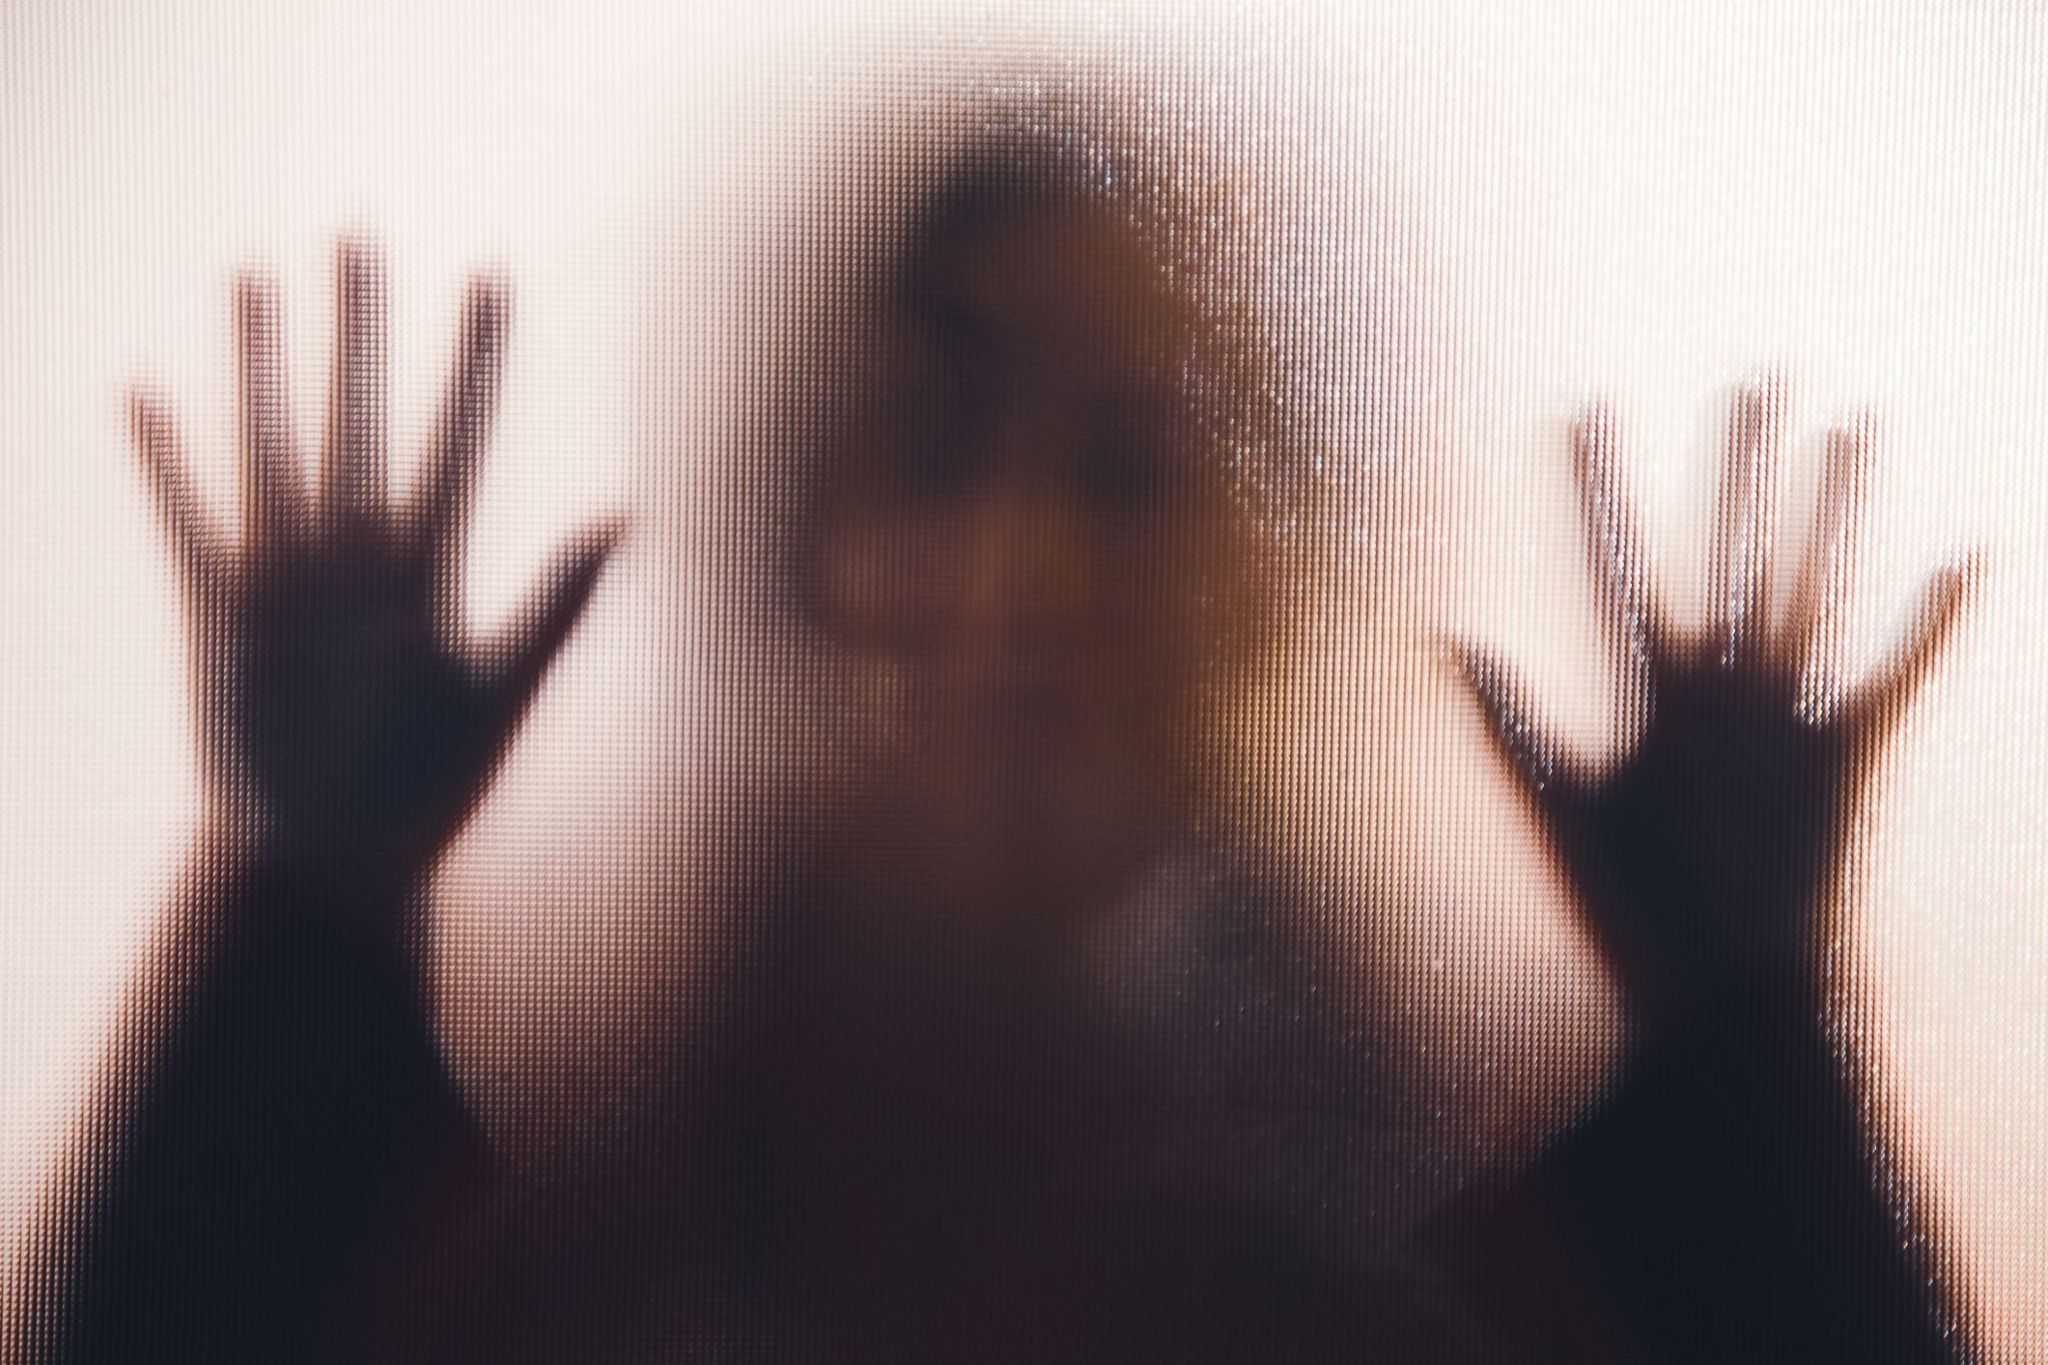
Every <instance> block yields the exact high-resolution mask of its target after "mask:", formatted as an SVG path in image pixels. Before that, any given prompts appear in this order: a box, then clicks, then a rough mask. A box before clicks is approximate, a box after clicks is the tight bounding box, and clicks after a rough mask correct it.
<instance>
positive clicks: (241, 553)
mask: <svg viewBox="0 0 2048 1365" xmlns="http://www.w3.org/2000/svg"><path fill="white" fill-rule="evenodd" d="M337 257H338V259H337V263H336V290H337V296H338V297H337V309H336V325H335V331H336V341H335V348H334V368H333V377H332V380H331V388H330V393H329V399H328V412H327V424H326V433H325V440H324V443H323V446H322V450H321V458H320V462H319V474H318V479H317V484H316V486H313V487H308V486H307V482H306V480H305V479H304V477H303V475H302V473H301V468H302V466H301V462H300V460H299V458H298V454H297V450H296V448H295V442H294V439H293V434H292V423H291V416H290V407H289V403H288V401H287V397H286V395H285V393H284V386H283V379H282V365H281V361H280V357H279V353H278V330H279V328H278V309H277V301H276V298H275V293H274V290H273V289H272V288H271V286H269V285H268V284H266V283H263V282H261V281H259V280H256V279H253V278H245V279H244V280H243V281H242V282H241V283H240V285H239V286H238V288H237V290H236V298H235V311H236V318H235V321H236V331H237V338H238V344H239V350H240V386H241V387H240V396H241V409H240V458H241V487H242V524H241V534H240V536H239V539H238V542H237V543H233V544H230V543H229V541H228V540H227V538H226V537H224V536H223V535H222V534H221V533H220V531H219V530H218V528H217V527H216V526H215V525H213V524H212V522H211V520H210V519H209V518H208V517H207V516H206V515H205V513H204V511H203V510H202V508H201V506H200V503H199V500H198V498H197V497H196V495H195V493H194V491H193V489H192V487H191V484H190V482H189V480H188V478H187V476H186V472H185V469H184V463H183V460H182V457H181V456H180V453H179V450H178V439H177V435H176V431H175V428H174V425H173V422H172V420H171V418H170V416H169V414H168V413H167V412H166V411H165V409H164V408H163V407H162V406H161V405H160V404H159V403H158V402H156V401H154V400H151V399H148V398H143V397H139V396H138V397H137V398H135V399H134V400H133V406H132V416H133V422H134V435H135V443H136V448H137V450H138V452H139V454H140V456H141V460H142V465H143V468H144V471H145V473H146V475H147V477H148V479H149V482H150V485H151V488H152V490H153V492H154V495H155V499H156V502H157V506H158V509H159V511H160V513H161V515H162V518H163V521H164V524H165V527H166V529H167V531H168V534H169V540H170V545H171V550H172V552H173V555H174V557H175V559H176V561H177V565H178V570H179V578H180V582H181V584H182V587H183V589H184V594H185V598H186V602H187V619H188V624H189V626H190V629H191V633H192V640H193V653H192V658H193V668H194V674H195V684H196V686H195V699H196V703H197V716H196V719H197V729H198V737H199V742H200V746H201V751H202V754H203V758H204V766H205V772H206V775H207V778H208V781H209V785H210V787H211V791H212V796H213V798H214V801H215V804H216V806H217V808H218V810H219V812H220V813H221V814H222V815H223V816H224V817H225V818H226V820H227V822H228V825H229V828H230V829H231V830H232V831H233V832H234V833H235V834H236V835H237V836H253V837H254V838H255V839H256V840H257V841H258V847H259V848H260V849H261V850H262V851H263V852H265V853H270V854H277V855H281V856H283V857H286V858H288V859H291V860H293V861H294V862H296V863H299V864H301V865H308V866H312V867H316V868H322V869H326V870H328V871H331V872H333V873H335V874H337V875H341V876H346V877H364V878H368V879H371V880H373V881H376V882H378V883H380V884H391V885H400V884H404V883H406V882H409V881H410V880H411V879H413V878H415V877H417V876H418V875H419V874H420V873H422V872H423V871H424V870H425V869H426V867H427V866H428V865H429V864H430V863H431V861H432V859H433V858H434V856H435V855H436V854H437V853H438V852H439V851H440V849H441V848H442V847H443V845H444V844H445V843H446V842H447V840H448V839H449V838H450V837H451V836H452V835H453V834H454V832H455V831H456V830H457V829H458V828H459V827H460V825H461V823H462V821H463V820H464V819H465V818H466V817H467V816H468V814H469V813H470V811H471V810H472V809H473V808H474V807H475V805H476V803H477V801H478V800H479V798H480V797H481V795H482V793H483V791H484V789H485V787H486V786H487V784H488V782H489V780H490V776H491V773H492V771H493V769H494V767H495V765H496V763H497V762H498V760H499V758H500V757H501V756H502V755H503V753H504V752H505V749H506V747H507V745H508V744H509V742H510V740H511V737H512V734H513V732H514V730H515V729H516V727H517V726H518V723H519V720H520V718H521V716H522V715H523V714H524V712H525V709H526V707H527V704H528V703H529V702H530V701H531V700H532V698H533V695H534V691H535V689H536V687H537V686H538V684H539V682H540V679H541V677H542V675H543V674H544V673H545V672H546V670H547V667H548V664H549V663H550V661H552V660H553V658H554V656H555V654H556V652H557V651H558V650H559V649H560V648H561V646H562V643H563V641H564V640H565V639H566V638H567V636H568V634H569V632H570V630H571V629H572V628H573V627H574V625H575V623H576V620H577V618H578V616H579V615H580V614H581V612H582V610H583V607H584V604H585V603H586V602H587V601H588V600H589V597H590V594H591V590H592V589H593V587H594V586H595V584H596V582H597V578H598V575H599V573H600V572H601V570H602V569H603V566H604V563H605V560H606V558H607V556H608V554H609V552H610V550H611V547H612V545H613V543H614V541H615V539H616V534H617V532H616V528H613V527H600V528H596V529H593V530H590V531H587V532H585V533H584V534H583V535H581V536H580V537H579V538H578V539H577V540H576V541H575V542H574V543H573V544H572V545H571V546H570V547H569V548H568V549H567V551H566V552H565V553H564V554H563V555H562V556H561V558H560V559H559V560H558V561H557V562H556V564H555V566H554V567H553V568H552V570H551V571H550V572H549V575H548V578H547V581H546V582H545V583H543V584H542V585H541V586H540V588H539V589H538V591H536V592H535V593H534V595H533V596H532V598H531V599H530V601H529V603H528V605H527V607H526V609H525V610H524V612H523V613H522V615H521V617H520V619H519V621H518V623H517V625H516V626H515V628H514V629H513V630H512V631H511V632H510V633H509V634H508V636H507V637H506V638H504V639H501V640H497V641H492V642H488V643H486V644H484V645H482V646H481V647H477V646H475V645H473V644H472V643H471V642H469V641H468V640H467V639H466V638H465V632H464V629H463V625H462V565H463V558H464V549H465V542H466V531H467V527H468V523H469V516H470V505H471V501H472V495H473V493H474V490H475V486H476V477H477V470H478V466H479V463H480V461H481V457H482V452H483V448H484V444H485V441H486V439H487V435H488V432H489V427H490V420H491V415H492V412H493V409H494V406H495V403H496V399H497V390H498V377H499V366H500V357H501V354H502V351H503V346H504V333H505V321H506V311H507V304H506V298H505V294H504V291H503V289H502V288H501V287H499V286H497V285H495V284H491V283H488V282H485V281H482V280H479V281H477V282H476V283H474V284H473V285H472V286H471V288H470V291H469V294H468V298H467V300H466V303H465V307H464V314H463V322H462V332H461V339H460V341H459V343H458V350H457V355H456V363H455V373H454V377H453V380H452V382H451V383H450V385H449V388H448V393H447V397H446V399H445V400H444V402H443V405H442V408H441V411H440V413H439V416H438V420H437V421H436V424H435V426H434V428H433V430H432V435H431V437H430V440H429V444H428V448H427V450H426V452H425V458H424V459H423V461H422V463H421V474H420V477H419V480H418V488H417V492H416V493H414V494H413V495H412V496H411V497H410V498H409V499H407V500H405V501H402V502H401V501H396V500H394V498H393V497H392V494H391V491H390V488H389V479H388V475H387V471H386V455H387V441H386V416H385V374H384V368H385V311H384V272H383V269H382V266H381V264H380V262H379V260H378V259H377V257H376V256H375V255H374V253H373V252H372V251H371V250H370V249H369V248H367V247H365V246H364V245H362V244H359V243H353V242H344V243H342V245H341V247H340V248H339V251H338V253H337Z"/></svg>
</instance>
